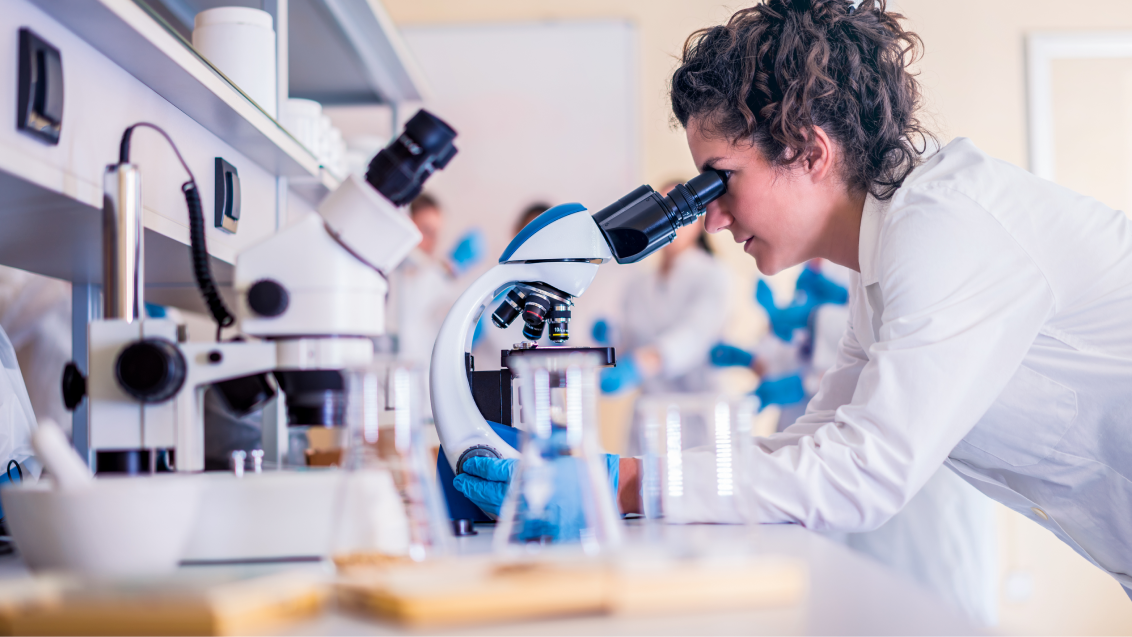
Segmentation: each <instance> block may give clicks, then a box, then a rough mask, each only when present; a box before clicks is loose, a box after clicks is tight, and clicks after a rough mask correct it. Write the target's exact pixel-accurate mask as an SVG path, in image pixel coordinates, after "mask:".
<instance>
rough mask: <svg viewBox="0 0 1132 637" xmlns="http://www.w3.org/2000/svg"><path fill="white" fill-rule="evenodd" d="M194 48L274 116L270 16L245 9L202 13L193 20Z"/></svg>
mask: <svg viewBox="0 0 1132 637" xmlns="http://www.w3.org/2000/svg"><path fill="white" fill-rule="evenodd" d="M193 47H194V48H195V49H196V50H197V52H198V53H200V54H201V55H202V56H204V58H205V59H207V60H208V61H209V62H211V63H212V64H213V65H214V66H215V67H216V68H217V69H219V70H220V72H221V73H223V74H224V75H226V76H227V77H228V79H230V80H232V83H233V84H235V85H236V86H237V87H238V88H239V89H240V90H241V91H243V92H244V93H245V94H247V96H248V97H250V98H251V99H252V101H254V102H255V103H256V104H259V106H260V108H262V109H263V110H264V111H265V112H266V113H267V114H268V115H270V116H272V117H276V115H277V111H276V83H275V79H276V77H275V30H274V28H273V21H272V19H271V14H270V13H268V12H266V11H260V10H259V9H250V8H247V7H217V8H215V9H208V10H206V11H201V12H200V13H198V14H197V15H196V19H195V20H194V28H193Z"/></svg>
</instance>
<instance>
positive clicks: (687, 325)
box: [593, 181, 731, 453]
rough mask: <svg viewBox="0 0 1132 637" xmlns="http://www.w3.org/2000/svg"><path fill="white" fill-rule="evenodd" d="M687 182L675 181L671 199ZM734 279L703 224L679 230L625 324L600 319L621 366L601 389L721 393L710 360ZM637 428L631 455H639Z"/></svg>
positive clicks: (635, 291)
mask: <svg viewBox="0 0 1132 637" xmlns="http://www.w3.org/2000/svg"><path fill="white" fill-rule="evenodd" d="M680 183H683V182H682V181H670V182H668V183H667V184H665V185H664V186H663V187H662V188H661V190H660V192H661V194H662V195H665V196H667V195H668V193H669V192H670V191H671V190H672V189H673V188H675V187H676V185H677V184H680ZM729 281H730V273H729V272H728V271H727V268H726V267H724V265H723V264H722V263H720V262H719V261H718V260H717V259H716V258H715V257H714V255H713V254H712V251H711V246H710V244H709V243H708V241H707V235H706V233H705V232H704V228H703V224H701V223H694V224H691V225H687V226H684V227H683V228H680V229H679V230H677V231H676V237H675V239H673V240H672V243H669V244H668V245H667V246H665V247H664V248H661V250H660V260H659V263H658V267H657V268H656V269H654V270H651V271H647V272H644V273H642V274H640V275H639V276H637V277H635V278H632V279H630V280H629V281H628V284H627V285H626V286H625V291H624V294H623V296H622V313H621V322H620V324H619V325H617V326H614V325H613V324H612V323H611V322H610V321H606V320H599V321H597V322H596V323H595V325H594V334H593V336H594V340H595V341H597V342H598V343H605V344H611V345H614V346H615V347H616V348H617V366H616V367H610V368H606V369H604V370H602V375H601V389H602V391H603V392H604V393H607V394H616V393H621V392H625V391H629V390H632V389H635V388H637V387H639V388H640V390H641V393H642V395H650V394H662V393H701V392H710V391H714V390H716V389H718V387H717V383H716V372H715V371H714V370H713V369H712V366H711V364H710V361H709V353H710V351H711V348H712V346H713V345H715V344H716V343H717V342H719V339H720V337H721V336H722V334H723V327H724V325H725V324H726V322H727V318H728V314H729V312H730V308H731V301H730V298H729V295H728V286H729ZM638 428H639V427H638V423H636V421H634V425H633V426H632V427H631V429H630V433H629V441H628V442H629V446H628V449H629V451H630V452H631V453H632V452H633V451H634V450H636V449H637V446H638V444H639V441H638V440H637V438H638V434H639V432H638V431H637V429H638Z"/></svg>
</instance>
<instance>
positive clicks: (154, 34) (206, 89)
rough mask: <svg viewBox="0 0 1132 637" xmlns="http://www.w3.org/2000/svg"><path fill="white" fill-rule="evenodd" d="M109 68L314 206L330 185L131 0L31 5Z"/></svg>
mask: <svg viewBox="0 0 1132 637" xmlns="http://www.w3.org/2000/svg"><path fill="white" fill-rule="evenodd" d="M32 2H33V3H34V4H36V5H38V6H39V7H40V8H41V9H43V10H44V11H45V12H47V13H48V14H50V15H51V16H52V17H53V18H55V19H56V20H58V21H59V22H60V23H61V24H63V25H64V26H66V27H67V28H68V29H70V30H71V31H72V32H74V33H75V34H76V35H78V36H79V37H81V38H82V39H83V40H85V41H86V42H87V43H89V44H90V45H91V46H93V47H94V48H95V49H97V50H98V51H99V52H101V53H102V54H103V55H105V56H106V57H107V58H109V59H110V60H111V61H113V62H114V63H115V64H117V65H119V66H121V67H122V68H123V69H125V70H126V71H127V72H128V73H130V74H131V75H133V76H134V77H135V78H137V79H138V80H139V81H141V82H142V83H143V84H145V85H147V86H149V87H150V88H151V89H153V91H154V92H156V93H157V94H158V95H160V96H161V97H163V98H165V99H166V100H168V101H169V102H170V103H171V104H173V105H174V106H176V107H177V108H178V109H180V110H181V111H183V112H184V113H185V114H186V115H188V116H189V117H191V118H192V119H194V120H195V121H196V122H198V123H199V124H200V125H201V126H203V127H204V128H205V129H207V130H208V131H210V132H211V133H213V134H214V135H216V136H217V137H220V138H221V139H223V140H224V141H225V142H226V143H228V144H229V145H231V146H232V147H233V148H235V149H236V150H238V151H240V152H241V153H243V154H244V155H246V156H247V157H248V158H249V159H251V160H252V161H254V162H256V163H257V164H259V165H260V166H262V167H263V168H264V169H265V170H267V171H269V172H271V173H272V174H275V175H279V176H283V177H289V178H296V179H299V180H304V179H305V180H308V181H310V182H311V183H313V184H314V186H313V187H311V188H303V189H301V191H299V194H300V196H303V198H304V199H308V200H309V201H311V202H312V203H317V202H318V200H320V199H321V198H322V196H324V195H325V194H326V193H327V192H329V191H330V190H332V189H333V188H334V187H336V186H337V180H334V179H333V178H330V179H327V177H326V176H324V175H323V172H324V171H322V169H321V167H320V166H319V162H318V159H316V158H315V156H314V155H313V154H312V153H311V152H310V151H309V150H308V149H306V148H305V147H304V146H303V145H302V144H300V143H299V142H298V141H296V140H295V138H293V137H292V136H291V135H290V134H289V133H288V132H287V131H285V130H284V129H283V128H282V127H281V126H280V125H279V124H278V122H276V121H275V120H274V119H272V118H271V117H270V116H268V115H267V114H266V113H264V112H263V111H262V110H261V109H260V108H259V106H257V105H256V104H255V103H254V102H253V101H252V100H251V99H249V98H248V97H247V96H246V95H244V94H243V93H242V92H241V91H240V90H238V89H237V88H236V87H234V86H233V85H232V84H231V83H230V82H229V81H228V80H227V79H226V78H224V76H223V75H221V74H220V73H219V72H218V71H216V70H215V69H214V68H213V67H212V66H211V65H209V64H208V63H207V62H205V61H204V60H203V59H202V58H201V57H200V56H198V55H197V54H196V53H195V52H194V51H193V50H192V49H191V48H190V47H188V46H186V45H185V43H184V42H182V41H181V40H180V39H179V38H178V37H177V36H176V35H175V34H173V33H171V32H170V31H169V30H168V29H166V28H165V26H163V25H162V24H161V23H160V22H158V21H157V20H155V19H154V18H153V17H152V16H151V15H149V14H148V13H147V12H146V11H145V10H144V9H143V8H142V7H140V6H138V5H137V4H136V3H134V2H133V1H132V0H83V2H74V1H73V0H32Z"/></svg>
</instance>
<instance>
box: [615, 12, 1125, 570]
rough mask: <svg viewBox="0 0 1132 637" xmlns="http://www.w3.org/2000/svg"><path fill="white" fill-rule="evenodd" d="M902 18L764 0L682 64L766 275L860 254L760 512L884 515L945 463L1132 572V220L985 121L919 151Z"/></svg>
mask: <svg viewBox="0 0 1132 637" xmlns="http://www.w3.org/2000/svg"><path fill="white" fill-rule="evenodd" d="M901 18H902V16H899V15H896V14H891V13H887V12H886V11H885V5H884V1H883V0H865V1H864V2H862V3H861V4H860V5H859V6H858V7H856V8H854V6H853V4H852V3H851V2H849V1H848V0H767V1H766V2H765V3H764V4H759V5H757V6H755V7H752V8H750V9H744V10H742V11H739V12H737V13H736V14H735V15H734V16H732V17H731V19H730V21H729V22H728V23H727V24H725V25H722V26H716V27H712V28H708V29H704V30H701V31H698V32H696V33H695V34H693V35H692V37H691V38H689V40H688V42H687V43H686V44H685V47H684V52H683V58H682V61H681V65H680V67H679V68H678V69H677V70H676V72H675V74H674V76H673V78H672V93H671V98H672V108H673V112H674V114H675V116H676V119H677V120H678V121H679V122H680V124H681V125H682V126H683V127H684V128H685V130H686V133H687V138H688V145H689V147H690V149H691V152H692V156H693V158H694V159H695V161H696V165H697V166H699V167H700V168H701V170H719V171H725V172H726V173H728V174H729V175H730V178H729V181H728V187H727V194H726V195H724V196H723V197H722V198H720V199H719V200H718V201H716V202H714V203H712V204H711V205H710V206H708V210H707V214H706V220H705V224H706V228H707V229H708V231H709V232H719V231H721V230H725V229H726V230H729V231H730V232H731V234H732V236H733V237H734V239H735V241H736V242H738V243H742V244H743V248H744V250H745V251H746V252H747V253H748V254H750V255H751V256H752V257H754V258H755V259H756V261H757V262H758V267H759V269H760V270H761V271H762V272H763V273H765V274H773V273H775V272H778V271H780V270H782V269H783V268H786V267H789V266H792V265H795V264H798V263H802V262H804V261H806V260H808V259H812V258H817V257H820V258H825V259H829V260H830V261H833V262H834V263H838V264H841V265H843V266H845V267H847V268H849V269H851V270H853V274H852V276H851V281H850V301H849V307H850V319H849V328H848V329H847V331H846V332H845V335H844V336H843V337H842V340H841V344H840V347H839V352H838V356H837V362H836V363H835V365H834V367H833V368H832V369H831V370H830V371H829V372H828V373H827V374H826V375H825V377H824V378H823V380H822V384H821V388H820V390H819V392H818V394H817V395H816V396H815V397H814V399H813V401H812V402H811V403H810V405H809V407H808V409H807V410H806V414H805V415H804V416H803V417H802V418H800V419H799V420H798V421H797V423H796V424H794V425H793V426H791V427H789V428H788V429H786V430H785V431H783V432H782V433H779V434H776V435H773V436H771V437H769V438H760V439H757V447H758V450H757V453H756V455H755V457H754V459H753V462H752V466H751V471H752V478H751V481H750V483H749V485H748V487H749V494H748V495H750V496H751V498H752V501H753V503H754V506H755V508H756V510H757V513H758V516H759V519H760V520H761V521H763V522H798V523H801V524H804V525H805V526H807V527H810V528H813V529H827V530H839V531H859V530H868V529H873V528H876V527H877V526H879V525H881V524H883V523H884V522H885V521H886V520H888V519H889V518H890V517H892V515H893V514H895V513H896V512H897V511H899V510H900V509H901V508H902V507H903V506H904V505H905V504H907V503H908V501H909V500H910V499H911V498H912V496H913V495H915V494H916V492H917V491H919V490H920V488H921V487H922V486H923V485H924V483H925V482H926V481H927V480H928V478H929V477H930V476H931V475H932V474H933V473H934V472H935V471H936V469H938V468H939V467H940V465H941V464H944V465H946V466H948V467H949V468H950V469H951V470H953V471H955V472H956V473H957V474H959V475H960V476H962V477H963V478H964V479H966V480H967V481H968V482H969V483H971V484H972V485H974V486H975V487H976V488H977V489H979V490H980V491H982V492H983V493H984V494H986V495H988V496H990V497H991V498H994V499H995V500H998V501H999V502H1002V503H1003V504H1005V505H1006V506H1009V507H1010V508H1012V509H1014V510H1015V511H1018V512H1019V513H1021V514H1022V515H1024V516H1026V517H1028V518H1030V519H1031V520H1033V521H1034V522H1035V523H1037V524H1040V525H1041V526H1043V527H1045V528H1046V529H1048V530H1049V531H1051V532H1052V533H1054V534H1055V535H1056V536H1057V537H1059V538H1060V539H1061V540H1062V541H1064V542H1065V543H1067V544H1068V545H1070V546H1071V547H1073V549H1074V550H1076V551H1077V552H1078V553H1080V554H1081V555H1082V556H1084V557H1085V558H1086V559H1088V560H1090V561H1091V562H1093V563H1094V564H1096V565H1097V566H1099V567H1100V568H1102V569H1104V570H1106V571H1108V572H1109V573H1110V574H1112V576H1113V577H1115V578H1116V579H1117V580H1118V581H1120V583H1121V584H1122V585H1124V586H1125V588H1126V589H1127V588H1129V587H1132V535H1130V534H1129V529H1132V506H1129V503H1132V482H1130V479H1132V435H1130V434H1129V432H1130V426H1132V423H1130V420H1132V324H1130V323H1129V317H1130V316H1132V223H1130V222H1129V220H1128V219H1127V218H1126V217H1125V216H1124V214H1122V213H1120V212H1118V211H1115V210H1111V209H1109V208H1107V207H1106V206H1104V205H1103V204H1101V203H1099V202H1098V201H1096V200H1094V199H1091V198H1089V197H1085V196H1083V195H1079V194H1077V193H1074V192H1072V191H1070V190H1067V189H1065V188H1062V187H1060V186H1058V185H1056V184H1053V183H1050V182H1048V181H1044V180H1042V179H1039V178H1037V177H1035V176H1033V175H1031V174H1030V173H1028V172H1026V171H1025V170H1022V169H1020V168H1018V167H1016V166H1013V165H1011V164H1008V163H1006V162H1003V161H999V160H996V159H994V158H992V157H989V156H987V155H986V154H984V153H983V152H982V151H980V150H979V149H978V148H977V147H976V146H975V145H974V144H973V143H972V142H971V141H970V140H967V139H963V138H958V139H955V140H954V141H952V142H950V143H948V144H947V145H945V146H943V147H942V148H941V149H939V150H938V151H937V152H935V153H933V154H931V155H930V156H928V155H925V154H922V152H921V151H919V150H918V149H919V148H923V147H926V144H927V141H928V139H930V134H929V133H927V132H926V131H925V130H924V128H923V127H922V126H921V124H920V122H919V121H918V120H917V119H916V108H917V106H918V105H919V103H920V90H919V87H918V85H917V82H916V79H915V77H914V74H913V73H912V72H910V71H909V65H910V64H911V63H912V61H913V57H914V55H915V53H916V51H917V49H918V45H919V44H920V41H919V38H918V37H917V36H916V35H915V34H914V33H910V32H908V31H905V30H904V29H903V28H902V27H901V25H900V23H899V22H898V20H900V19H901ZM622 502H625V499H624V498H622Z"/></svg>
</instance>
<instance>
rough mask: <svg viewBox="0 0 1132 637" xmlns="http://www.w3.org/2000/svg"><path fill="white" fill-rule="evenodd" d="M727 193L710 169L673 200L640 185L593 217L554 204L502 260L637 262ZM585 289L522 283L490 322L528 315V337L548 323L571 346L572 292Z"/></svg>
mask: <svg viewBox="0 0 1132 637" xmlns="http://www.w3.org/2000/svg"><path fill="white" fill-rule="evenodd" d="M725 192H727V175H726V173H723V172H721V171H715V170H710V171H708V172H705V173H703V174H701V175H699V176H697V177H695V178H693V179H691V180H690V181H688V183H686V184H679V185H677V186H676V187H675V188H673V189H672V191H671V192H670V193H669V194H668V196H667V197H662V196H661V195H660V194H659V193H657V192H656V191H655V190H653V189H652V188H650V187H649V186H641V187H640V188H637V189H636V190H634V191H633V192H631V193H629V194H628V195H626V196H625V197H622V198H621V199H619V200H618V201H617V202H616V203H614V204H613V205H611V206H609V207H607V208H605V209H603V210H601V211H600V212H598V213H597V214H595V215H594V216H593V217H590V216H588V215H583V214H581V213H582V212H584V211H585V208H583V207H582V206H581V205H580V204H564V205H561V206H555V207H554V208H551V209H550V210H547V211H546V212H544V213H542V214H541V215H539V216H538V217H537V218H535V220H534V221H532V222H530V223H529V224H527V226H526V227H525V228H523V230H522V231H521V232H519V234H518V235H517V236H516V237H515V239H514V240H512V241H511V244H510V245H508V246H507V249H506V250H504V251H503V256H501V257H500V258H499V262H500V263H501V264H507V263H537V264H540V266H541V267H544V268H546V269H549V270H554V269H555V268H554V266H553V265H552V264H553V263H556V262H557V263H578V262H582V261H585V262H589V263H593V264H595V265H596V264H601V263H605V262H606V261H609V260H610V259H611V258H615V259H617V262H618V263H635V262H637V261H640V260H641V259H643V258H645V257H647V256H648V255H650V254H652V253H653V252H656V251H657V250H659V249H660V248H662V247H664V246H665V245H668V244H669V243H671V242H672V239H673V238H674V237H675V236H676V230H677V229H678V228H680V227H682V226H686V225H688V224H690V223H693V222H694V221H695V220H696V219H698V218H699V216H700V215H702V214H703V213H704V212H705V211H706V210H707V205H708V204H709V203H711V202H712V201H715V200H716V199H718V198H719V197H720V196H721V195H723V194H724V193H725ZM586 284H587V285H588V281H587V282H586ZM584 289H585V288H584V286H582V287H581V289H578V290H577V291H574V292H571V291H568V290H563V289H560V288H557V287H555V286H553V285H550V284H548V283H547V282H545V281H531V282H523V283H517V284H516V285H515V286H514V287H512V288H511V289H510V290H509V291H508V293H507V296H506V298H504V299H503V302H502V303H501V304H500V305H499V307H498V308H497V309H496V310H495V312H493V313H492V315H491V321H492V323H494V324H495V326H496V327H498V328H501V329H505V328H507V327H508V326H510V325H511V324H512V323H513V322H514V321H515V319H517V318H518V317H520V316H522V317H523V322H524V324H525V325H524V327H523V336H524V337H525V338H527V339H528V340H531V341H537V340H539V339H540V338H542V334H543V332H544V331H545V329H546V326H547V325H548V324H549V325H550V340H551V342H553V343H555V344H562V343H565V342H566V340H567V339H568V338H569V337H570V329H569V323H570V314H571V308H572V307H573V306H574V303H573V300H572V297H574V296H579V295H580V294H581V293H582V291H583V290H584Z"/></svg>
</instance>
